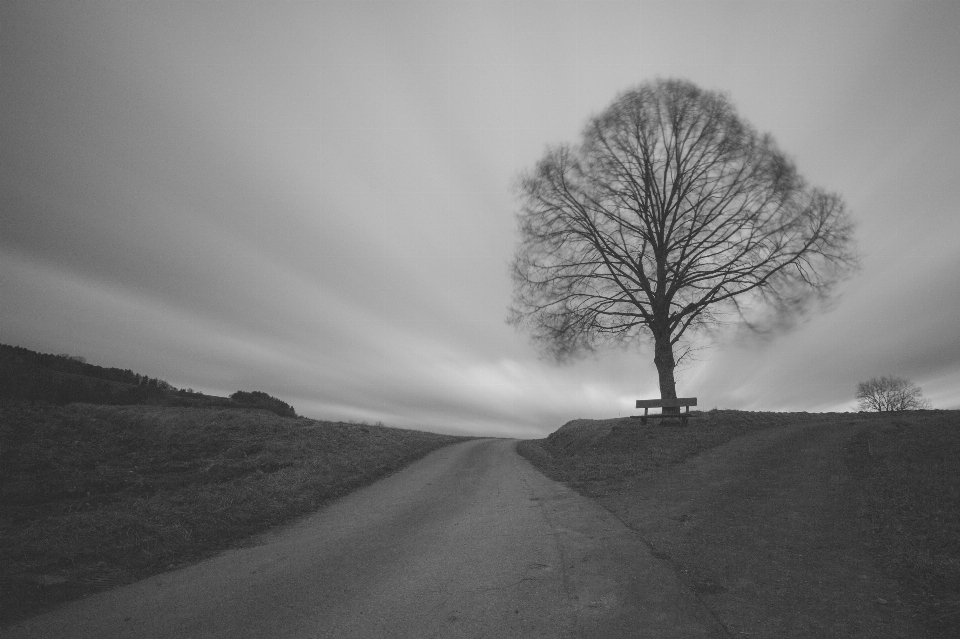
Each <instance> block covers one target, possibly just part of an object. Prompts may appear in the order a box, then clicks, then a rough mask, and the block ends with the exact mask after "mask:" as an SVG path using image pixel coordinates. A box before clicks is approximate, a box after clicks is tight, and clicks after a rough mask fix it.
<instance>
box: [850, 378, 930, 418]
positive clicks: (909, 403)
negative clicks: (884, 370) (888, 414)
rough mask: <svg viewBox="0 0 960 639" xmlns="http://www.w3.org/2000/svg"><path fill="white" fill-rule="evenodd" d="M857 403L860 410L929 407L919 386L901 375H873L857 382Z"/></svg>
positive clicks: (918, 408) (881, 410)
mask: <svg viewBox="0 0 960 639" xmlns="http://www.w3.org/2000/svg"><path fill="white" fill-rule="evenodd" d="M857 404H858V405H859V406H860V410H866V411H878V412H885V411H898V410H920V409H924V408H930V402H928V401H927V400H926V399H924V397H923V393H922V392H921V390H920V387H919V386H917V385H916V384H914V383H913V382H911V381H910V380H908V379H903V378H902V377H888V376H884V377H874V378H873V379H871V380H869V381H866V382H860V383H859V384H857Z"/></svg>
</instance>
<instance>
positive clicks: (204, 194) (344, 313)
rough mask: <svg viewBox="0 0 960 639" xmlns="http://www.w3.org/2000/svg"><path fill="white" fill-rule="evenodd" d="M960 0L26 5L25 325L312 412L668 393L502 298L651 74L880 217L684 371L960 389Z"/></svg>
mask: <svg viewBox="0 0 960 639" xmlns="http://www.w3.org/2000/svg"><path fill="white" fill-rule="evenodd" d="M958 26H960V9H958V7H957V5H955V4H953V3H870V4H869V5H866V4H863V3H823V4H816V5H815V6H814V5H811V4H810V3H809V2H806V1H802V2H801V1H798V2H778V3H765V2H756V3H751V2H745V3H699V2H664V3H659V2H640V3H620V2H590V3H585V2H546V1H538V2H526V3H514V2H509V3H508V2H503V3H501V2H488V1H484V2H457V3H446V2H390V3H341V2H319V3H281V4H276V3H263V4H257V3H250V4H236V3H193V4H189V3H176V2H152V3H126V2H116V3H97V4H95V3H80V4H67V5H45V4H36V3H28V2H13V3H7V4H5V5H4V6H3V8H2V9H0V58H2V59H3V60H4V71H3V73H2V74H0V89H2V92H0V95H2V100H3V109H2V110H0V161H2V171H0V205H2V210H0V225H2V226H0V269H2V270H0V298H2V299H0V341H3V342H6V343H14V344H19V345H23V346H26V347H29V348H34V349H37V350H41V351H46V352H72V353H75V354H78V355H83V356H85V357H87V358H88V359H89V360H90V361H92V362H96V363H101V364H104V365H108V366H120V367H122V368H128V367H129V368H132V369H134V370H137V371H140V372H144V373H147V374H150V375H156V376H160V377H162V378H164V379H167V380H168V381H170V382H171V383H173V384H175V385H177V386H182V387H188V386H189V387H193V388H195V389H200V390H204V391H207V392H212V393H218V394H227V393H231V392H233V391H235V390H237V389H240V388H243V389H247V390H250V389H259V390H265V391H267V392H270V393H271V394H274V395H277V396H279V397H281V398H283V399H284V400H285V401H288V402H290V403H292V404H293V405H294V406H295V407H296V408H297V410H298V411H299V412H301V413H304V414H307V415H309V416H313V417H321V418H330V419H366V420H381V421H383V422H385V423H387V424H389V425H396V426H414V427H416V426H422V427H425V428H430V429H435V430H446V431H449V432H477V433H487V434H495V435H517V436H534V435H536V434H538V433H546V432H550V431H552V430H554V429H555V428H556V427H557V426H559V425H560V424H562V423H563V422H564V421H566V420H567V419H573V418H576V417H594V416H595V417H601V416H605V415H617V414H620V413H623V414H628V413H630V412H631V411H632V410H633V409H632V408H631V406H632V400H633V399H634V398H636V397H650V396H655V395H656V394H657V385H656V373H655V370H654V368H653V364H652V355H651V354H650V353H649V352H647V351H645V350H644V349H643V347H640V348H639V349H635V350H631V351H626V352H610V353H602V354H600V355H599V356H598V357H597V358H595V359H590V360H587V361H584V362H580V363H578V364H575V365H573V366H571V367H555V366H552V365H549V364H547V363H545V362H542V361H540V360H539V359H537V356H536V354H535V353H534V352H533V350H532V348H531V347H530V345H529V344H528V343H527V341H526V339H525V338H524V337H523V336H522V335H518V334H516V333H515V332H514V331H513V330H512V329H511V328H510V327H508V326H506V325H505V323H504V321H503V320H504V317H505V314H506V306H507V304H508V303H509V299H510V282H509V277H508V272H507V264H508V262H509V260H510V257H511V254H512V251H513V247H514V242H515V234H514V220H513V211H514V207H515V202H514V200H513V193H512V190H511V185H512V182H513V180H514V179H515V177H516V176H517V174H518V173H519V172H520V171H521V170H524V169H526V168H529V167H531V166H532V165H533V163H534V162H535V161H536V160H537V158H538V156H539V155H540V154H541V153H542V151H543V149H544V147H545V146H546V145H548V144H552V143H557V142H562V141H572V140H575V139H576V136H577V134H578V132H579V130H580V127H581V126H582V125H583V123H584V121H585V119H586V118H587V117H588V116H589V115H590V114H591V113H594V112H596V111H598V110H599V109H601V108H603V107H604V106H605V105H606V104H608V103H609V102H610V100H611V99H612V98H613V97H614V96H615V95H616V93H617V92H618V91H620V90H622V89H625V88H627V87H629V86H631V85H633V84H636V83H637V82H640V81H642V80H644V79H649V78H652V77H656V76H667V75H677V76H681V77H686V78H689V79H691V80H693V81H695V82H698V83H700V84H702V85H703V86H706V87H709V88H713V89H720V90H724V91H727V92H728V93H729V94H730V95H731V97H732V99H733V101H734V103H735V104H737V105H738V106H739V108H740V110H741V112H742V113H743V115H744V116H745V117H746V118H747V119H748V120H750V121H751V122H753V123H754V124H755V125H757V126H758V127H759V128H761V129H763V130H768V131H770V132H771V133H773V135H774V136H775V137H776V138H777V140H778V141H779V143H780V144H781V146H782V147H783V148H784V149H786V150H787V151H788V152H789V153H790V154H792V155H793V157H795V158H796V161H797V163H798V164H799V166H800V169H801V172H802V173H804V174H805V175H806V176H807V177H808V178H810V180H811V181H812V182H814V183H816V184H820V185H823V186H824V187H826V188H828V189H831V190H835V191H838V192H839V193H841V194H842V195H843V196H844V197H845V199H846V200H847V202H848V204H849V206H850V208H851V209H852V210H853V212H854V214H855V215H856V216H857V218H858V219H859V222H860V227H859V231H858V234H859V238H860V249H861V252H862V253H863V257H864V269H863V272H862V273H861V274H860V275H859V276H858V277H857V278H855V279H854V280H851V281H850V282H849V283H848V286H847V288H846V290H845V292H844V294H843V295H842V296H841V297H840V298H839V299H838V301H837V303H836V304H835V306H834V307H833V308H832V309H831V310H829V311H827V312H825V313H823V314H820V315H817V316H815V317H811V318H808V319H807V320H806V321H804V322H802V323H801V324H800V325H799V326H798V327H797V328H796V330H794V331H792V332H791V333H789V334H787V335H784V336H779V337H777V338H776V339H773V340H770V341H765V342H760V341H757V340H754V339H747V338H745V337H744V336H737V335H735V334H733V333H729V334H726V335H725V336H724V337H723V339H721V340H719V341H718V343H717V344H716V345H714V346H713V347H712V348H710V349H708V350H706V351H703V352H701V353H700V359H699V360H698V361H696V362H695V363H693V364H692V365H691V366H689V367H688V368H686V369H685V370H684V371H682V372H681V374H680V376H679V383H680V392H681V393H682V394H684V395H696V396H698V397H700V400H701V401H700V405H701V407H705V408H712V407H713V406H719V407H728V408H744V409H757V410H760V409H763V410H837V409H844V408H852V406H853V389H854V388H855V385H856V382H857V381H860V380H861V379H865V378H869V377H872V376H876V375H881V374H894V375H901V376H907V377H910V378H911V379H913V380H914V381H915V382H917V383H918V384H920V385H921V386H922V387H923V388H924V391H925V393H926V394H927V396H928V397H929V398H930V399H931V400H932V401H933V403H934V405H935V406H938V407H953V408H957V407H960V331H957V329H956V316H957V312H958V311H960V278H958V277H957V275H956V274H957V273H958V272H960V242H958V241H957V240H956V238H957V237H960V222H958V220H960V218H958V216H957V204H956V203H957V202H958V201H960V181H958V180H957V179H956V167H957V166H960V125H958V124H957V122H956V117H955V110H956V104H958V103H960V62H958V61H960V44H958V41H957V38H956V37H955V36H956V31H957V27H958Z"/></svg>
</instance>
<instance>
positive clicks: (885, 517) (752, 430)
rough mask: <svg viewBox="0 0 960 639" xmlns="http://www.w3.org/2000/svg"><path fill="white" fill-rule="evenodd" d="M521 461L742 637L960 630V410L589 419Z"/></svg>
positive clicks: (532, 448)
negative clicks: (655, 559) (646, 550)
mask: <svg viewBox="0 0 960 639" xmlns="http://www.w3.org/2000/svg"><path fill="white" fill-rule="evenodd" d="M781 426H784V427H787V428H784V429H780V428H778V427H781ZM771 428H774V429H776V430H767V429H771ZM777 433H782V434H777ZM751 435H756V437H752V436H751ZM748 442H754V443H752V444H751V443H748ZM834 442H835V443H834ZM728 443H729V446H725V447H724V448H722V449H721V448H719V447H720V446H723V445H725V444H728ZM711 449H713V450H715V451H716V454H714V453H713V452H711V456H710V457H709V459H710V460H712V461H710V462H709V463H707V462H704V463H700V464H699V466H697V467H696V468H699V470H698V471H696V472H693V471H691V472H687V470H686V469H687V468H688V467H689V465H683V466H680V465H678V464H680V463H681V462H683V461H685V460H688V459H690V458H692V457H694V456H695V455H697V454H698V453H702V452H706V451H711ZM519 450H520V452H521V453H522V454H523V455H525V456H526V457H527V458H528V459H530V460H531V461H532V462H533V463H534V464H535V465H537V466H538V468H540V469H541V470H542V471H543V472H544V473H546V474H547V475H549V476H550V477H552V478H554V479H557V480H560V481H564V482H566V483H568V484H569V485H571V486H572V487H574V488H575V489H576V490H578V491H580V492H581V493H583V494H585V495H587V496H590V497H593V498H596V499H598V501H600V503H601V504H604V505H605V506H607V507H608V508H610V509H612V510H613V511H614V512H615V513H616V514H618V516H620V517H621V518H622V519H623V520H624V521H625V523H627V524H628V525H631V526H634V527H635V528H636V530H638V532H639V533H640V534H641V535H643V536H644V538H645V539H647V540H648V543H650V544H651V546H652V547H653V548H654V550H655V551H657V553H658V556H661V557H662V558H664V559H665V560H667V561H669V562H671V563H672V564H673V565H675V566H676V567H677V569H678V571H679V572H680V573H681V575H682V576H684V578H685V579H688V580H689V582H690V584H691V587H692V588H694V590H695V591H696V592H698V594H699V595H700V596H701V597H702V598H703V600H704V601H705V602H706V603H708V604H709V605H710V606H711V607H712V608H713V609H714V610H715V612H716V614H718V616H719V617H721V618H723V619H724V620H725V621H726V622H727V623H728V628H729V629H730V631H731V633H732V634H734V635H736V634H737V633H738V632H741V633H743V636H778V637H794V636H796V637H809V636H851V637H853V636H858V637H859V636H874V634H871V633H873V632H874V631H876V632H879V633H880V634H878V635H876V636H887V635H885V634H883V633H884V632H893V634H891V635H890V636H899V635H897V634H896V632H895V631H894V629H895V628H905V627H912V625H913V624H916V627H917V633H916V634H914V635H913V636H923V633H924V632H927V633H929V635H930V636H936V637H955V636H956V630H957V628H960V412H957V411H925V412H911V413H902V414H899V415H896V416H890V415H877V414H858V415H849V414H847V415H840V414H833V415H829V414H827V415H816V414H810V415H808V414H803V413H801V414H781V413H741V412H737V411H711V412H709V413H701V414H699V415H697V416H696V417H694V418H692V419H691V420H690V425H689V426H688V427H686V428H681V427H678V426H676V425H670V424H663V425H660V424H656V423H654V424H653V425H650V426H639V424H638V423H637V422H632V421H629V420H607V421H589V420H578V421H575V422H570V423H568V424H566V425H565V426H564V427H563V428H561V429H559V430H558V431H557V432H555V433H554V434H552V435H551V436H550V437H549V438H547V439H544V440H538V441H531V442H523V443H522V444H521V445H520V446H519ZM722 451H729V454H723V453H722ZM698 460H700V461H703V460H705V458H704V457H700V458H698ZM874 571H876V575H874ZM868 575H869V579H868ZM841 629H842V630H841Z"/></svg>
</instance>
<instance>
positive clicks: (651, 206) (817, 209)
mask: <svg viewBox="0 0 960 639" xmlns="http://www.w3.org/2000/svg"><path fill="white" fill-rule="evenodd" d="M518 190H519V195H520V200H521V203H522V208H521V211H520V213H519V214H518V223H519V230H520V242H519V245H518V247H517V251H516V255H515V258H514V261H513V265H512V266H513V280H514V300H513V304H512V306H511V309H510V317H509V321H510V322H511V323H513V324H515V325H519V326H522V327H523V328H525V329H526V330H528V331H529V332H530V333H531V335H532V337H533V340H534V342H535V343H537V344H538V346H540V347H541V349H542V350H543V351H544V352H545V353H546V354H548V355H550V356H552V357H553V358H555V359H557V360H564V359H567V358H569V357H572V356H575V355H577V354H580V353H582V352H584V351H591V350H594V349H595V348H596V347H597V346H598V345H599V344H601V343H624V342H633V341H635V340H637V339H646V338H652V340H653V343H654V363H655V365H656V367H657V372H658V374H659V381H660V395H661V397H662V398H663V399H672V398H675V397H676V383H675V379H674V369H675V367H676V363H677V359H676V358H675V353H674V350H675V348H682V346H683V344H689V343H690V342H689V341H684V342H683V343H681V340H682V339H683V340H687V339H688V338H690V337H691V336H694V335H696V334H697V333H698V332H700V331H703V330H709V329H710V328H711V327H715V326H717V325H718V324H719V323H721V322H725V321H742V322H745V323H746V324H747V325H748V326H751V327H753V328H761V327H763V326H769V325H771V324H770V322H771V321H772V320H775V321H777V322H788V321H789V319H790V318H793V317H796V316H797V314H798V313H800V312H802V311H804V310H806V309H808V308H809V307H810V305H811V302H813V301H815V300H818V299H819V300H823V299H825V298H827V297H828V296H829V293H830V292H831V290H832V288H833V287H834V285H835V284H836V283H837V282H838V281H840V280H841V279H842V278H843V277H844V276H845V275H847V274H848V273H849V272H850V271H851V270H852V269H854V268H855V267H856V262H857V260H856V255H855V253H854V250H853V241H852V231H853V224H852V222H851V219H850V217H849V215H848V213H847V211H846V209H845V206H844V203H843V201H842V200H841V199H840V197H839V196H837V195H835V194H831V193H826V192H824V191H822V190H820V189H816V188H811V187H810V186H808V185H807V184H806V182H805V181H804V180H803V178H802V177H801V176H800V175H799V174H798V172H797V170H796V168H795V166H794V164H793V163H792V162H791V161H790V160H789V159H788V158H787V157H786V156H785V155H784V154H783V153H782V152H781V151H780V150H779V149H778V148H777V146H776V144H775V142H774V141H773V139H772V138H771V137H770V136H769V135H761V134H760V133H758V132H757V131H756V130H754V128H753V127H751V126H750V125H749V124H747V123H746V122H744V121H743V120H742V119H741V118H740V117H739V116H738V114H737V113H736V111H735V109H734V107H733V106H732V104H731V103H730V101H729V100H728V99H727V98H726V97H725V96H724V95H722V94H719V93H715V92H711V91H705V90H702V89H700V88H698V87H697V86H696V85H694V84H692V83H690V82H686V81H681V80H657V81H654V82H649V83H645V84H642V85H640V86H639V87H637V88H635V89H633V90H631V91H627V92H626V93H623V94H622V95H620V96H619V97H618V98H617V99H616V100H615V101H614V102H613V103H612V104H611V105H610V106H609V107H608V108H607V109H606V110H605V111H604V112H602V113H601V114H599V115H598V116H596V117H594V118H592V119H591V120H590V121H589V122H588V124H587V126H586V128H585V129H584V131H583V139H582V141H581V142H580V144H579V145H578V146H570V145H561V146H556V147H553V148H550V149H548V150H547V152H546V153H545V155H544V157H543V158H542V159H541V160H540V161H539V163H538V164H537V165H536V168H535V169H534V170H533V171H531V172H529V173H526V174H524V175H522V176H521V178H520V180H519V183H518Z"/></svg>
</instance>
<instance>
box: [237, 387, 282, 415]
mask: <svg viewBox="0 0 960 639" xmlns="http://www.w3.org/2000/svg"><path fill="white" fill-rule="evenodd" d="M230 399H232V400H233V401H235V402H236V403H238V404H240V405H241V406H249V407H251V408H265V409H266V410H268V411H270V412H272V413H276V414H277V415H280V416H281V417H296V416H297V413H296V411H295V410H293V406H291V405H290V404H288V403H286V402H284V401H281V400H279V399H277V398H276V397H271V396H270V395H267V394H266V393H263V392H261V391H251V392H249V393H248V392H246V391H237V392H236V393H234V394H233V395H231V396H230Z"/></svg>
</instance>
